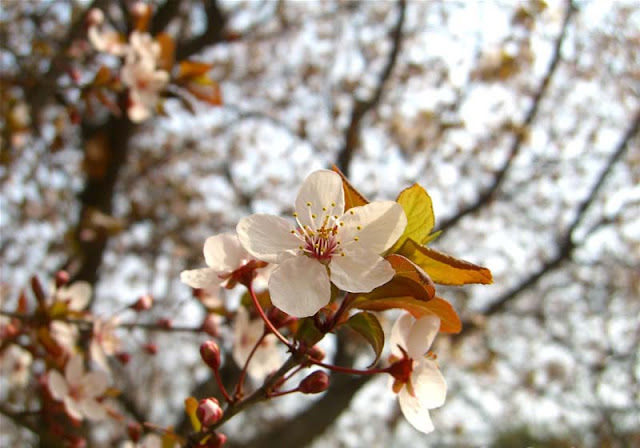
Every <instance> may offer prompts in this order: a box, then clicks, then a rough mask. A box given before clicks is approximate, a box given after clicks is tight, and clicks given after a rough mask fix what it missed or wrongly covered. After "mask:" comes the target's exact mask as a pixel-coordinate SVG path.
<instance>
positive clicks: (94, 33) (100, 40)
mask: <svg viewBox="0 0 640 448" xmlns="http://www.w3.org/2000/svg"><path fill="white" fill-rule="evenodd" d="M87 22H88V25H89V28H88V30H87V37H88V39H89V42H90V43H91V45H93V48H95V49H96V50H97V51H99V52H101V53H107V54H112V55H114V56H124V54H125V52H126V50H127V46H126V44H125V43H124V42H123V41H122V39H121V38H120V34H119V33H117V32H116V31H114V30H111V29H106V28H105V26H104V13H103V12H102V11H101V10H100V9H97V8H93V9H91V10H90V11H89V13H88V14H87Z"/></svg>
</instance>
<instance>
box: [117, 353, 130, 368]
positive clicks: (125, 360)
mask: <svg viewBox="0 0 640 448" xmlns="http://www.w3.org/2000/svg"><path fill="white" fill-rule="evenodd" d="M116 358H117V359H118V361H120V363H121V364H124V365H126V364H129V361H131V355H130V354H129V353H127V352H120V353H116Z"/></svg>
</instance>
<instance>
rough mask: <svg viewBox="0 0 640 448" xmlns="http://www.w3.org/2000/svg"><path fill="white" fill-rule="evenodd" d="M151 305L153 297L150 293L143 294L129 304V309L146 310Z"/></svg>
mask: <svg viewBox="0 0 640 448" xmlns="http://www.w3.org/2000/svg"><path fill="white" fill-rule="evenodd" d="M152 306H153V297H152V296H151V294H145V295H143V296H140V297H138V300H136V302H135V303H134V304H133V305H131V307H130V308H131V309H133V310H135V311H138V312H139V311H146V310H148V309H150V308H151V307H152Z"/></svg>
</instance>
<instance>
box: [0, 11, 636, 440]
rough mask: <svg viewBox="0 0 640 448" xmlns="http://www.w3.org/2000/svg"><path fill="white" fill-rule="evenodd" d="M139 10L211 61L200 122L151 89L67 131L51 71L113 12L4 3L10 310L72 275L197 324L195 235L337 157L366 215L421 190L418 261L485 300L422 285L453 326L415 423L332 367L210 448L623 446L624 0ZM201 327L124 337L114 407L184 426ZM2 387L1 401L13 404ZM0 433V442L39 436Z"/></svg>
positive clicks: (281, 201)
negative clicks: (210, 101) (474, 271)
mask: <svg viewBox="0 0 640 448" xmlns="http://www.w3.org/2000/svg"><path fill="white" fill-rule="evenodd" d="M149 4H151V5H152V6H153V11H154V12H153V18H152V21H151V27H150V31H151V32H152V33H153V34H156V33H159V32H160V31H164V32H167V33H168V34H170V35H171V36H173V37H174V39H175V40H176V56H177V58H178V59H179V60H185V59H193V60H196V59H197V60H198V61H201V62H206V63H208V64H212V66H213V68H212V70H211V77H212V78H213V79H215V80H216V81H217V82H218V83H219V85H220V89H221V92H222V98H223V105H222V106H221V107H212V106H210V105H207V104H203V103H198V102H193V103H191V105H190V107H188V108H187V107H185V103H184V102H180V101H177V100H175V99H171V98H169V99H167V101H166V102H165V103H164V105H163V109H164V114H162V115H156V116H154V117H153V118H151V119H149V120H147V121H145V122H143V123H142V124H138V125H134V124H132V123H131V122H129V121H128V120H127V119H126V118H124V117H116V116H114V115H113V114H109V111H108V110H107V109H106V108H105V107H104V106H103V105H100V104H97V105H95V106H94V108H93V110H91V111H89V110H83V112H82V114H81V116H80V117H78V116H74V115H73V114H72V113H70V111H71V110H72V108H71V106H70V104H73V103H75V102H78V101H80V99H81V97H80V96H79V95H80V94H79V93H78V92H77V91H76V90H77V89H76V90H74V88H73V84H74V82H73V76H76V77H78V76H80V78H82V76H93V75H89V74H86V75H85V73H89V72H90V69H91V67H92V65H91V64H94V65H93V67H95V64H96V63H95V61H85V60H82V59H79V58H77V57H74V56H73V54H74V53H73V49H74V46H75V45H76V43H75V42H77V41H78V40H82V39H85V40H86V26H85V15H86V13H87V11H88V9H89V8H91V7H98V8H100V9H102V10H103V11H105V15H106V16H107V18H108V20H109V21H110V22H111V23H112V24H113V26H114V27H115V28H116V29H118V30H120V31H122V32H125V31H126V30H127V26H129V25H128V24H127V14H126V11H127V8H130V7H131V6H132V2H129V1H128V0H96V1H94V2H88V1H72V0H67V1H64V0H56V1H45V0H43V1H26V0H24V1H18V0H3V1H2V2H1V3H0V25H1V28H0V75H1V84H0V87H1V91H0V95H1V115H0V123H1V124H2V130H1V133H2V134H1V144H2V149H1V153H0V159H1V160H0V182H1V189H2V190H1V191H2V196H1V202H0V223H1V226H2V227H1V235H0V258H1V261H0V263H1V265H0V266H1V282H2V294H1V297H2V300H3V302H4V304H5V305H6V306H9V307H10V306H12V304H13V303H15V301H16V300H17V296H18V294H19V292H20V290H21V289H23V288H25V287H26V286H27V285H28V284H29V278H30V277H31V276H32V275H37V276H39V277H40V278H41V280H42V281H45V280H46V279H50V278H52V276H53V274H54V273H55V272H56V271H57V270H58V269H61V268H65V269H67V270H68V271H69V272H70V274H71V275H72V278H74V279H82V280H87V281H89V282H90V283H91V284H93V285H94V287H95V294H94V298H93V301H92V304H91V307H92V310H93V311H94V312H96V313H98V314H104V315H107V314H108V313H111V312H113V311H114V310H117V309H120V308H122V306H123V305H124V304H128V303H131V302H132V301H134V300H135V298H136V297H137V296H139V295H141V294H145V293H150V294H152V295H153V296H154V297H155V298H156V306H155V307H154V309H153V310H152V311H151V313H152V315H153V316H155V318H166V317H170V318H171V319H173V321H174V323H175V324H176V325H190V324H194V323H198V322H200V321H202V319H203V317H204V308H203V307H202V305H201V304H200V303H199V302H198V301H197V300H195V299H194V298H193V297H192V295H191V291H190V289H189V288H188V287H187V286H186V285H184V284H181V283H180V282H179V273H180V272H181V271H182V270H183V269H193V268H197V267H201V266H204V259H203V256H202V246H203V243H204V240H205V239H206V238H207V237H208V236H211V235H213V234H216V233H220V232H225V231H232V230H233V229H234V228H235V225H236V223H237V221H238V219H239V218H241V217H243V216H246V215H248V214H251V213H255V212H266V213H276V214H281V213H290V212H291V210H292V206H293V201H294V199H295V194H296V192H297V189H298V187H299V185H300V184H301V182H302V180H303V179H304V178H305V177H306V176H307V175H308V174H309V173H310V172H312V171H314V170H317V169H321V168H330V167H331V166H332V165H333V164H336V165H337V166H338V167H339V168H340V169H341V170H342V171H343V172H344V173H345V174H346V175H347V176H348V177H349V179H350V180H351V183H352V184H353V185H354V186H355V187H356V188H358V189H359V190H360V191H361V192H362V193H363V194H364V195H365V196H367V198H369V199H395V198H396V197H397V195H398V193H399V192H400V191H401V190H402V189H404V188H406V187H408V186H410V185H411V184H412V183H414V182H418V183H420V184H421V185H422V186H423V187H424V188H425V189H426V190H427V191H428V192H429V194H430V195H431V198H432V199H433V204H434V211H435V214H436V228H437V229H440V230H442V231H443V232H442V235H441V236H440V237H439V238H438V239H437V240H436V241H435V242H434V243H432V245H431V246H432V247H434V248H437V249H439V250H442V251H444V252H447V253H449V254H452V255H454V256H456V257H459V258H463V259H466V260H468V261H471V262H473V263H476V264H479V265H482V266H486V267H488V268H489V269H491V271H492V272H493V276H494V284H493V285H488V286H480V285H478V286H472V287H464V288H454V287H439V293H438V294H439V296H441V297H444V298H446V299H448V300H450V301H451V302H452V303H453V304H454V306H455V308H456V309H457V310H458V312H459V313H460V315H461V317H462V319H463V322H464V329H463V331H462V332H461V333H460V334H457V335H452V336H450V335H441V336H439V338H438V339H437V341H436V342H437V343H436V346H435V347H434V349H435V352H436V353H437V354H438V360H439V365H440V367H441V369H442V371H443V374H444V376H445V378H446V379H447V381H448V385H449V394H448V399H447V402H446V403H445V405H444V406H443V407H442V408H440V409H437V410H434V411H433V412H432V413H431V414H432V418H433V420H434V425H435V427H436V430H435V432H433V433H431V434H429V435H426V436H425V435H423V434H420V433H418V432H417V431H415V430H414V429H413V428H412V427H411V426H410V425H409V424H408V423H406V422H405V421H404V419H403V418H402V415H401V413H400V412H399V409H398V407H397V404H396V400H395V397H394V396H393V394H392V393H390V392H389V390H388V389H387V378H378V377H376V378H373V379H364V380H363V379H359V378H352V377H349V376H335V377H334V378H333V379H332V381H333V387H332V388H331V389H330V390H329V391H328V392H327V393H326V394H325V395H323V396H321V397H311V398H310V397H306V396H295V397H291V398H288V399H283V400H280V401H278V400H275V401H273V402H270V403H268V404H263V405H260V406H258V407H256V408H254V409H252V410H251V411H250V412H247V413H244V414H242V415H240V416H238V417H236V418H235V419H234V420H232V421H231V422H230V423H229V424H228V425H227V426H225V429H226V434H227V436H228V437H229V439H230V442H229V445H230V446H233V447H242V446H244V447H275V446H283V447H289V446H290V447H303V446H313V447H316V448H319V447H326V446H331V447H361V446H371V447H391V446H398V447H402V446H415V447H422V446H424V447H428V446H438V447H446V446H450V447H476V446H491V447H518V446H550V447H570V446H587V447H596V446H608V447H631V446H639V445H640V349H639V347H640V324H639V316H640V300H638V299H639V298H640V275H639V272H640V182H639V181H640V143H639V142H640V140H639V139H638V127H639V121H640V100H639V98H640V52H639V51H638V49H639V48H640V3H638V1H637V0H630V1H625V0H617V1H614V2H612V1H608V0H593V1H575V2H570V1H562V0H557V1H556V0H548V1H543V0H531V1H500V0H484V1H480V0H478V1H456V0H440V1H437V0H433V1H411V0H409V1H311V0H309V1H284V0H280V1H276V0H269V1H266V0H265V1H260V0H255V1H217V0H202V1H200V0H167V1H161V0H159V1H152V2H149ZM70 74H73V76H72V75H70ZM3 306H4V305H3ZM207 337H208V336H207V335H206V334H202V333H197V332H196V333H194V332H182V333H167V332H163V331H142V330H140V329H138V330H135V331H134V330H132V331H129V330H127V331H124V332H123V333H122V334H121V338H122V339H123V341H124V342H125V344H130V345H131V347H132V348H131V353H132V354H133V356H132V359H131V362H130V363H129V364H127V365H126V366H123V365H120V364H118V363H116V365H114V366H113V367H114V369H116V374H117V375H116V377H117V384H116V385H117V386H118V387H119V388H120V389H121V390H123V392H124V395H125V396H126V398H125V399H122V400H121V403H120V404H119V405H120V406H121V407H122V412H123V413H125V414H126V415H128V416H132V418H135V419H137V420H139V421H153V422H155V423H158V424H161V425H169V424H172V425H176V427H181V426H180V425H185V421H184V418H183V416H184V412H183V400H184V398H185V397H186V396H189V395H195V396H198V397H201V396H205V395H206V394H209V395H211V394H213V393H214V391H215V386H214V384H213V382H212V381H211V380H210V378H208V371H207V369H206V368H205V367H204V366H203V365H202V363H201V361H200V359H199V355H198V350H197V348H198V346H199V344H200V342H202V341H203V340H206V339H207ZM346 339H347V338H342V337H338V338H336V339H335V340H333V341H331V344H330V347H329V350H330V351H331V352H332V353H334V355H335V358H336V359H335V361H336V363H341V364H349V363H352V362H355V363H356V364H357V365H360V364H361V365H367V364H368V362H367V361H369V362H370V361H371V356H372V353H371V351H370V348H369V347H368V346H367V345H366V344H365V343H364V342H362V344H357V343H355V342H353V339H352V338H349V341H347V340H346ZM356 342H357V341H356ZM148 343H152V344H155V345H156V346H157V347H158V353H157V354H156V355H155V356H152V355H150V354H145V353H142V352H141V350H140V349H139V346H140V345H141V344H148ZM136 347H138V348H136ZM232 364H233V363H232V362H227V367H228V370H229V371H230V372H231V373H230V374H232V373H233V369H234V367H233V365H232ZM0 384H1V385H2V390H1V391H0V400H2V401H6V402H10V403H28V402H29V400H30V398H29V397H30V395H29V394H30V393H33V391H32V390H31V389H29V388H24V389H20V390H17V389H15V388H13V387H10V386H8V383H7V382H3V383H0ZM0 418H1V420H0V425H1V426H2V430H1V431H0V432H2V433H3V436H2V437H3V439H2V441H3V446H4V444H5V443H6V446H31V445H33V446H37V438H36V437H34V436H33V435H32V434H31V433H30V432H29V431H27V430H24V429H20V428H19V427H18V426H16V425H15V424H14V423H12V422H11V421H10V419H8V418H5V417H0ZM93 437H94V439H93V440H94V442H93V444H92V445H91V446H114V444H115V443H116V441H117V440H120V439H119V438H122V434H121V433H119V432H118V429H117V428H116V427H115V426H114V427H111V426H110V425H109V424H106V425H102V426H98V427H97V429H96V430H95V434H93Z"/></svg>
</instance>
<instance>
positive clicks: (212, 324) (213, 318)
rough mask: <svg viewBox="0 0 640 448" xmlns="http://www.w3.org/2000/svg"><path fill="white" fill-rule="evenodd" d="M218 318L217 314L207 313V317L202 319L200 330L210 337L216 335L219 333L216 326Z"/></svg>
mask: <svg viewBox="0 0 640 448" xmlns="http://www.w3.org/2000/svg"><path fill="white" fill-rule="evenodd" d="M218 319H219V316H218V315H216V314H207V317H205V318H204V320H203V321H202V325H201V327H200V328H202V331H204V332H205V333H207V334H208V335H209V336H211V337H212V338H215V337H218V336H219V335H220V329H219V328H218Z"/></svg>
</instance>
